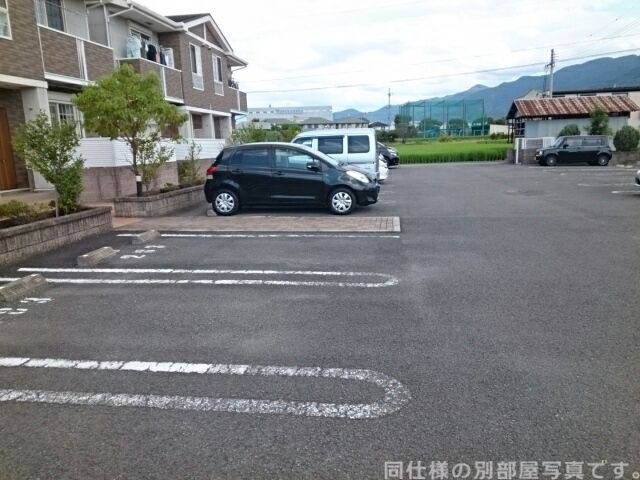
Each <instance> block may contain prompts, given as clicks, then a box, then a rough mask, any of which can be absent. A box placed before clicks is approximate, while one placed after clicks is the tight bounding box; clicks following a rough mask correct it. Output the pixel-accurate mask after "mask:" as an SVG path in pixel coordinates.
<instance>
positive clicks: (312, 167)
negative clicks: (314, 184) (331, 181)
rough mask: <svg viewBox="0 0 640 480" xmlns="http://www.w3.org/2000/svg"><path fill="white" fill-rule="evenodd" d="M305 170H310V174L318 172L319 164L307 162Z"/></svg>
mask: <svg viewBox="0 0 640 480" xmlns="http://www.w3.org/2000/svg"><path fill="white" fill-rule="evenodd" d="M307 170H311V171H312V172H319V171H320V164H319V163H318V162H308V163H307Z"/></svg>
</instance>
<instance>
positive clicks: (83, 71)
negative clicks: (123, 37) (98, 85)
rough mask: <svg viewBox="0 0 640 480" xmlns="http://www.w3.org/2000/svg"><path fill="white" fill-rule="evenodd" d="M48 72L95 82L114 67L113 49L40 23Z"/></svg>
mask: <svg viewBox="0 0 640 480" xmlns="http://www.w3.org/2000/svg"><path fill="white" fill-rule="evenodd" d="M39 28H40V44H41V48H42V58H43V60H44V70H45V73H46V74H49V75H56V76H60V77H67V78H70V79H74V80H80V81H84V82H87V81H95V80H97V79H98V78H99V77H101V76H103V75H107V74H108V73H110V72H111V71H112V70H113V66H114V63H113V50H112V49H111V48H109V47H106V46H104V45H101V44H99V43H95V42H92V41H90V40H85V39H83V38H80V37H77V36H75V35H71V34H69V33H66V32H63V31H58V30H55V29H52V28H49V27H45V26H40V27H39Z"/></svg>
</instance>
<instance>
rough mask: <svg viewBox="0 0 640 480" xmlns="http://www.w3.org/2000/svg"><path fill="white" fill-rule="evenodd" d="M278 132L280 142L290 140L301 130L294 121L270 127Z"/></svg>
mask: <svg viewBox="0 0 640 480" xmlns="http://www.w3.org/2000/svg"><path fill="white" fill-rule="evenodd" d="M272 128H273V129H274V130H277V131H278V132H279V133H280V140H279V141H280V142H287V143H288V142H291V140H293V139H294V138H295V136H296V135H298V134H299V133H300V131H301V128H300V125H297V124H295V123H286V124H283V125H274V126H273V127H272Z"/></svg>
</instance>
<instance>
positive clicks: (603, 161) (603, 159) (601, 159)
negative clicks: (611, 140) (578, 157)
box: [596, 155, 609, 167]
mask: <svg viewBox="0 0 640 480" xmlns="http://www.w3.org/2000/svg"><path fill="white" fill-rule="evenodd" d="M596 162H597V163H598V165H600V166H601V167H606V166H607V165H609V157H607V156H606V155H598V159H597V160H596Z"/></svg>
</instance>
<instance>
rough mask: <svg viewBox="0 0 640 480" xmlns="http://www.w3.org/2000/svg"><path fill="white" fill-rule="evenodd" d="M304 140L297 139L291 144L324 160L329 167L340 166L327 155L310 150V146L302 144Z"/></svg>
mask: <svg viewBox="0 0 640 480" xmlns="http://www.w3.org/2000/svg"><path fill="white" fill-rule="evenodd" d="M304 140H306V139H303V138H297V139H295V140H294V141H293V143H295V144H297V145H298V146H300V147H301V148H302V149H303V150H307V151H308V152H309V153H310V154H312V155H315V156H316V157H318V158H320V159H322V160H324V161H325V162H327V163H328V164H329V165H332V166H334V167H337V166H338V165H340V162H338V161H337V160H336V159H335V158H331V157H330V156H329V155H327V154H326V153H322V152H320V151H318V150H314V149H313V148H311V146H309V145H306V144H305V143H302V142H303V141H304Z"/></svg>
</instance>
